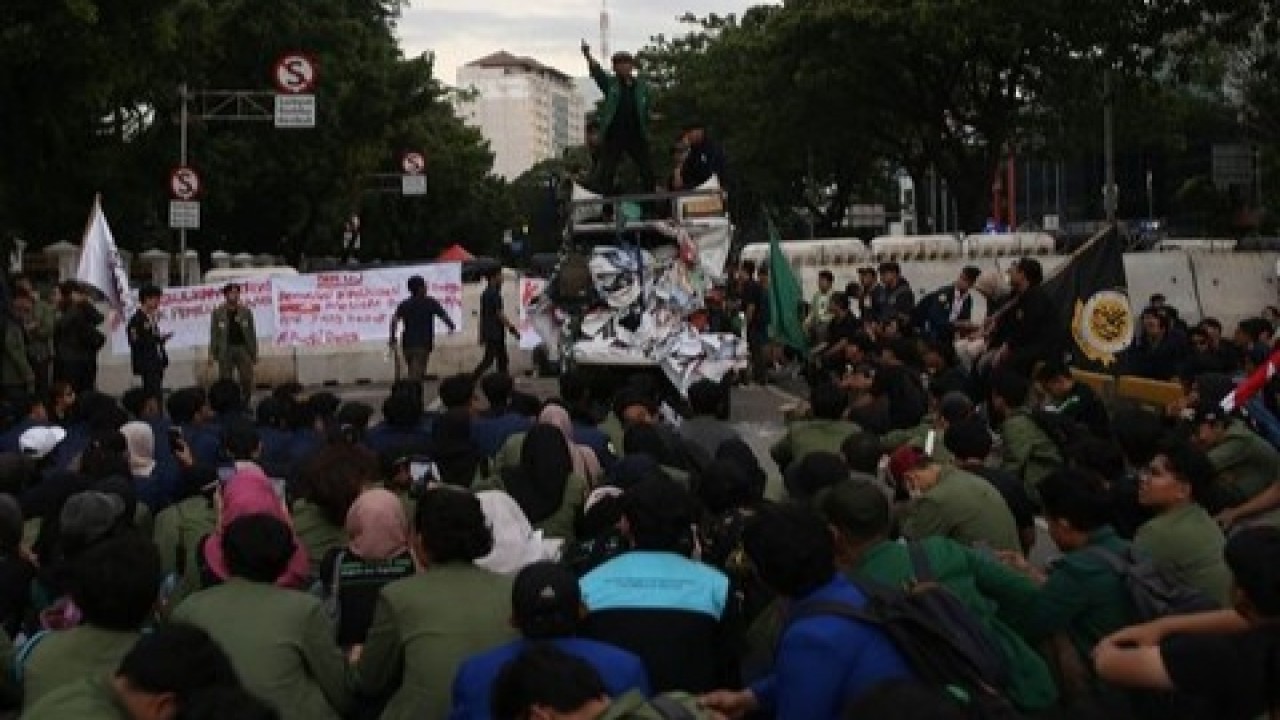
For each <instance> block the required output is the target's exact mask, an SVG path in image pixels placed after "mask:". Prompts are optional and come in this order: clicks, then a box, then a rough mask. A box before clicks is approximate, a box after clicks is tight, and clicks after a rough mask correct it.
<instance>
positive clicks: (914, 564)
mask: <svg viewBox="0 0 1280 720" xmlns="http://www.w3.org/2000/svg"><path fill="white" fill-rule="evenodd" d="M907 552H908V554H910V555H911V572H912V574H913V575H915V576H916V582H917V583H931V582H937V580H938V579H937V578H936V577H934V575H933V566H932V565H930V564H929V553H928V551H927V550H926V549H925V547H924V543H922V542H920V541H917V540H912V541H910V542H908V543H907Z"/></svg>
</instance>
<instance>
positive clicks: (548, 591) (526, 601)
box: [511, 560, 582, 639]
mask: <svg viewBox="0 0 1280 720" xmlns="http://www.w3.org/2000/svg"><path fill="white" fill-rule="evenodd" d="M581 607H582V590H581V588H579V587H578V578H577V576H575V575H574V574H573V572H572V571H570V570H569V569H568V568H566V567H565V566H563V565H561V564H560V563H557V562H552V561H550V560H544V561H540V562H536V563H533V564H531V565H527V566H525V568H524V569H523V570H521V571H520V573H519V574H518V575H516V579H515V582H514V583H513V584H512V586H511V614H512V616H513V618H514V620H515V624H516V625H517V626H518V627H519V628H520V631H521V632H522V633H523V634H524V636H525V637H527V638H534V639H536V638H553V637H561V636H564V635H569V634H572V633H573V630H574V627H575V626H576V625H577V623H578V615H579V611H580V609H581Z"/></svg>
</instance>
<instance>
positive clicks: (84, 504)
mask: <svg viewBox="0 0 1280 720" xmlns="http://www.w3.org/2000/svg"><path fill="white" fill-rule="evenodd" d="M123 514H124V500H122V499H121V498H120V496H118V495H108V494H107V493H101V492H93V491H89V492H82V493H76V494H75V495H72V496H71V497H70V498H68V499H67V503H66V504H65V505H63V506H62V514H61V515H60V516H58V523H59V528H58V529H59V530H60V531H61V532H62V533H63V534H64V535H69V536H74V537H78V538H82V539H84V540H86V541H93V540H97V539H98V538H101V537H103V536H104V535H106V534H107V533H108V532H110V531H111V529H112V528H114V527H115V526H116V523H118V522H119V521H120V516H121V515H123Z"/></svg>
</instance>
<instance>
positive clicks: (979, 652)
mask: <svg viewBox="0 0 1280 720" xmlns="http://www.w3.org/2000/svg"><path fill="white" fill-rule="evenodd" d="M908 549H909V550H910V554H911V566H912V570H913V572H914V574H915V581H914V582H913V583H911V584H910V585H909V586H908V587H907V588H905V589H903V590H895V589H892V588H886V587H884V586H881V585H878V584H876V583H872V582H867V581H864V580H860V579H857V578H852V580H853V582H854V584H855V585H857V586H858V588H859V589H860V590H862V592H863V594H864V595H866V596H867V604H866V606H864V607H862V608H856V607H853V606H852V605H848V604H846V603H840V602H821V603H810V604H805V605H802V606H801V607H800V608H799V609H798V610H797V611H795V612H794V613H792V615H791V616H790V618H789V620H788V622H795V621H796V620H798V619H800V618H804V617H813V616H817V615H835V616H838V617H843V618H848V619H850V620H855V621H858V622H863V623H868V624H870V625H874V626H876V627H878V628H880V630H881V631H882V632H884V633H885V635H886V636H888V638H889V640H890V641H891V642H892V643H893V645H894V647H896V648H897V649H898V651H899V652H900V653H902V655H903V657H904V658H905V659H906V661H907V664H908V665H910V666H911V669H912V671H914V672H915V674H916V677H917V679H919V680H920V681H922V682H924V683H927V684H929V685H933V686H936V687H940V688H943V689H945V690H946V691H947V692H948V694H949V695H951V696H952V697H954V698H956V700H957V701H958V703H959V704H960V705H961V706H962V708H963V709H964V711H965V714H966V717H969V718H974V720H1012V719H1014V718H1019V717H1021V716H1020V715H1019V714H1018V712H1017V710H1016V709H1014V706H1013V704H1012V703H1011V702H1010V701H1009V699H1008V698H1007V697H1006V696H1005V694H1004V693H1005V688H1006V687H1007V685H1008V680H1009V664H1008V661H1007V660H1006V658H1005V656H1004V653H1003V652H1002V651H1001V649H1000V647H999V645H997V644H996V641H995V640H994V639H993V638H992V637H991V634H990V633H989V632H987V630H986V628H984V627H983V626H982V625H981V624H980V623H979V622H978V621H977V620H976V619H975V618H974V617H973V614H972V613H970V612H969V610H968V608H966V607H965V606H964V604H963V603H961V602H960V600H959V599H958V598H956V596H955V595H954V594H952V593H951V592H950V591H949V590H947V589H946V588H945V587H944V586H943V585H941V584H939V583H938V581H937V579H936V578H935V577H934V575H933V570H932V568H931V567H930V566H929V558H928V556H927V555H926V553H925V548H924V546H923V545H920V544H919V543H914V542H913V543H910V544H909V545H908Z"/></svg>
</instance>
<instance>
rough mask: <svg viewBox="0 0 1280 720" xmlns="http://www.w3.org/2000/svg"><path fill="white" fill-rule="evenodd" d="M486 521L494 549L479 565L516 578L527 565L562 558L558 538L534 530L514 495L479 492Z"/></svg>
mask: <svg viewBox="0 0 1280 720" xmlns="http://www.w3.org/2000/svg"><path fill="white" fill-rule="evenodd" d="M476 497H477V498H478V499H479V500H480V507H481V508H482V509H483V510H484V516H485V519H486V520H488V521H489V528H490V529H491V530H492V531H493V550H492V551H491V552H490V553H489V554H488V555H485V556H484V557H482V558H480V559H478V560H476V565H478V566H480V567H482V568H484V569H486V570H490V571H492V572H496V573H499V574H502V575H515V574H516V573H518V572H520V571H521V570H522V569H524V567H525V566H526V565H529V564H532V563H535V562H538V561H539V560H556V559H558V558H559V557H560V546H561V545H563V544H564V541H563V540H559V539H555V540H552V539H544V538H543V537H542V531H541V530H534V529H533V526H532V525H530V524H529V519H528V518H527V517H525V515H524V511H523V510H521V509H520V506H519V505H518V504H516V501H515V500H513V499H511V496H510V495H508V494H506V493H504V492H500V491H498V490H486V491H484V492H479V493H476Z"/></svg>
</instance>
